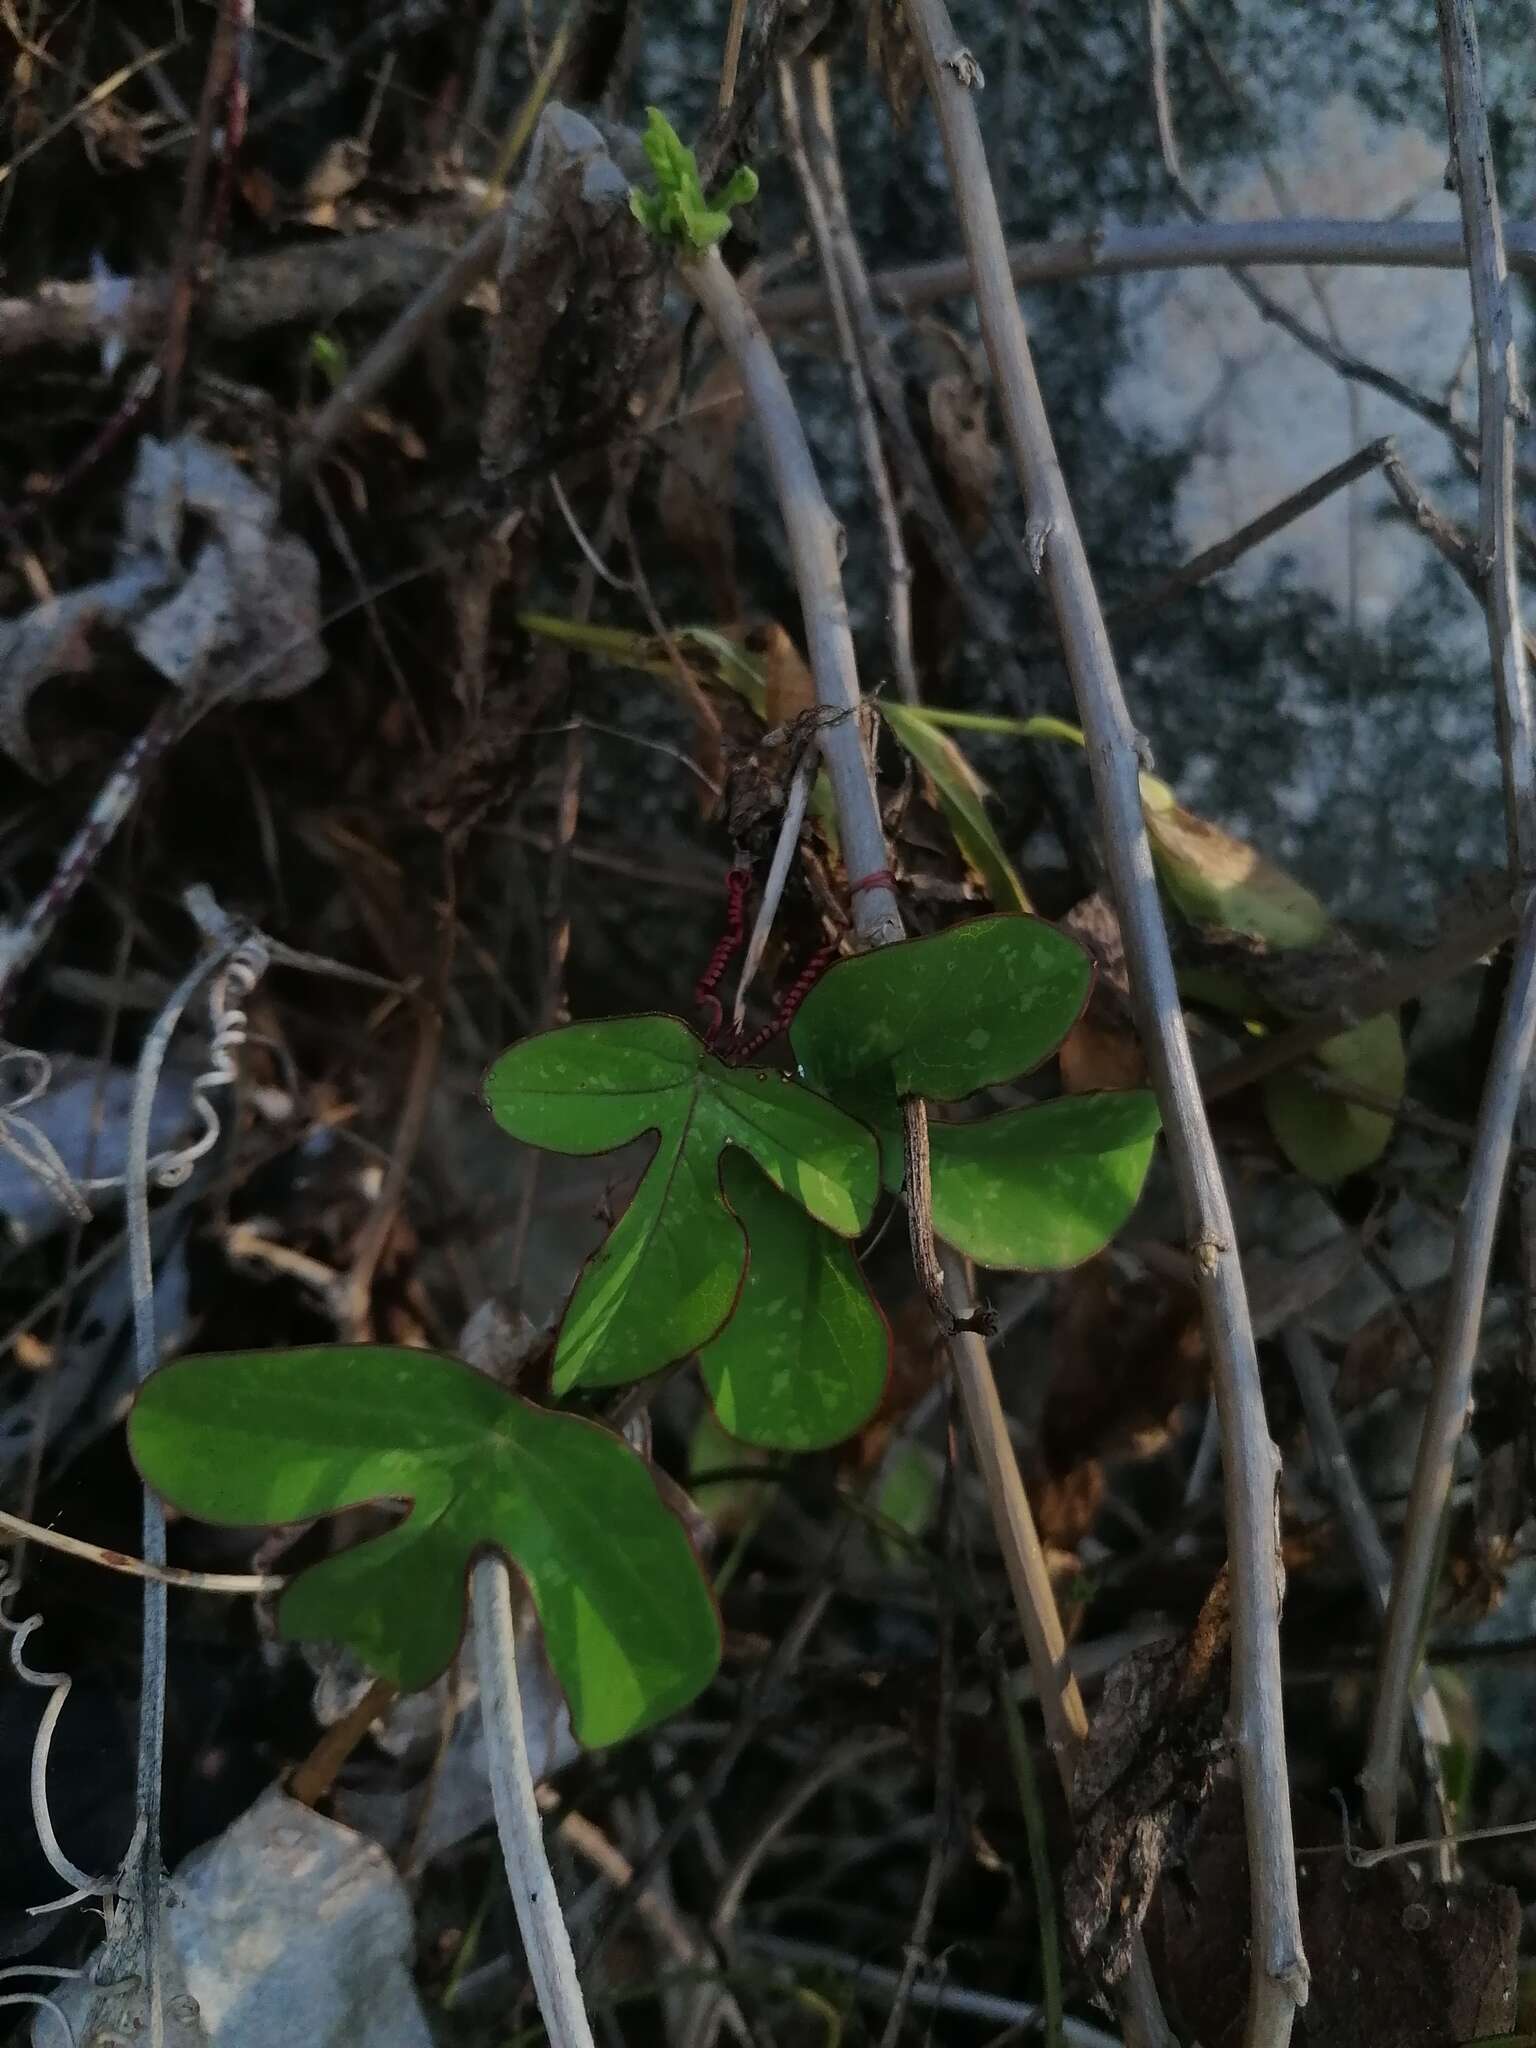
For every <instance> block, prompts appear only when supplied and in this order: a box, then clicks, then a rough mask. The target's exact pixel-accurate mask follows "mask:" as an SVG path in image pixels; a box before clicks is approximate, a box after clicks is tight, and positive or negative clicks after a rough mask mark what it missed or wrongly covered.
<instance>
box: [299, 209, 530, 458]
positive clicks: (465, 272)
mask: <svg viewBox="0 0 1536 2048" xmlns="http://www.w3.org/2000/svg"><path fill="white" fill-rule="evenodd" d="M506 233H507V228H506V216H505V214H504V212H503V211H502V210H501V209H500V208H499V207H498V209H497V210H496V212H494V213H492V214H490V215H488V216H487V218H486V219H485V220H483V221H481V223H480V225H479V226H478V227H477V228H476V229H475V231H474V233H473V234H472V235H471V236H470V237H469V238H468V240H467V241H466V242H465V243H464V245H463V247H462V248H461V249H459V251H458V253H457V254H456V255H454V256H451V257H450V258H449V259H448V261H447V262H446V263H444V264H443V265H442V267H441V268H440V269H439V270H438V271H437V274H436V275H435V276H434V277H433V278H432V279H431V280H430V281H429V282H428V283H427V284H425V285H423V286H422V288H421V290H420V291H419V292H418V293H417V294H416V296H415V298H414V299H412V301H411V303H410V304H409V305H408V306H407V307H406V309H405V311H404V312H403V313H401V315H400V316H399V318H398V319H397V320H396V321H395V322H394V324H393V325H392V326H390V327H388V328H386V329H385V331H384V333H383V334H381V335H380V336H379V338H378V340H377V341H376V342H375V343H374V344H373V347H372V348H371V349H369V351H368V353H367V355H365V356H364V357H363V359H362V361H361V362H360V363H359V364H358V365H357V367H356V368H355V369H354V370H352V371H350V372H349V373H348V375H347V376H345V377H344V378H343V379H342V381H341V382H340V383H339V384H338V385H337V387H336V389H335V390H334V391H333V392H332V393H331V395H330V397H329V398H328V399H327V400H326V402H325V404H324V405H322V406H321V408H320V410H319V411H318V412H317V413H316V414H315V416H314V418H313V419H312V420H310V421H309V422H308V423H307V424H306V426H305V428H304V431H303V438H302V439H301V440H300V442H299V444H298V446H297V447H296V448H295V449H294V451H293V454H292V456H291V457H290V458H289V463H288V480H289V482H290V483H298V482H301V481H302V480H303V479H304V478H305V477H306V476H308V475H309V473H310V471H311V470H312V469H313V468H314V467H315V465H316V463H317V462H319V460H320V458H321V457H322V456H323V455H324V454H325V453H326V451H327V450H328V449H329V448H331V447H332V446H333V444H334V443H335V442H336V441H338V440H339V439H340V438H341V435H342V434H343V433H344V432H345V431H346V429H347V428H348V427H349V426H350V425H351V423H352V421H353V420H354V419H355V418H356V417H357V415H358V414H359V413H360V412H361V411H362V409H363V407H364V406H366V405H370V404H371V403H372V402H373V400H374V399H375V398H376V397H377V396H378V394H379V393H380V391H382V390H383V388H384V386H385V385H386V384H388V383H389V382H390V381H391V380H392V379H393V378H394V376H395V375H396V373H397V372H398V371H400V370H401V369H403V368H404V366H405V364H406V363H407V362H409V361H410V359H411V357H412V356H413V355H414V354H415V353H416V351H417V349H419V348H420V347H421V345H422V343H423V342H424V341H425V340H426V338H427V336H428V335H429V334H430V333H431V332H432V330H433V328H434V327H436V326H438V325H439V324H440V323H441V322H442V321H444V320H446V319H447V317H448V315H449V314H450V313H451V312H452V311H453V309H454V307H455V306H456V305H458V304H459V302H460V300H462V299H463V298H464V296H465V294H466V293H467V292H469V291H470V290H472V288H473V287H474V286H475V285H477V284H479V282H480V280H481V279H482V278H484V277H488V276H489V275H490V273H491V272H492V271H493V270H494V269H495V267H496V260H497V258H498V257H499V255H500V254H501V249H502V244H503V243H504V241H505V240H506Z"/></svg>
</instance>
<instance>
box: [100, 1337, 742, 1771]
mask: <svg viewBox="0 0 1536 2048" xmlns="http://www.w3.org/2000/svg"><path fill="white" fill-rule="evenodd" d="M128 1441H129V1447H130V1449H131V1450H132V1453H133V1458H134V1462H135V1464H136V1465H137V1466H138V1468H139V1471H140V1473H141V1474H142V1475H143V1477H144V1479H145V1481H146V1483H147V1484H148V1485H150V1486H151V1487H153V1488H154V1490H155V1492H156V1493H158V1494H160V1495H161V1496H162V1497H163V1498H164V1499H165V1500H167V1501H169V1502H170V1503H172V1504H173V1505H174V1506H175V1507H177V1508H179V1509H181V1510H182V1511H183V1512H184V1513H186V1514H190V1515H195V1516H197V1517H198V1519H199V1520H200V1521H205V1522H222V1523H233V1524H239V1525H248V1524H264V1523H284V1522H301V1521H307V1520H309V1519H310V1518H311V1517H313V1516H318V1515H334V1514H338V1513H340V1512H341V1511H342V1510H343V1509H345V1508H351V1507H360V1506H362V1505H363V1504H364V1503H366V1502H370V1501H385V1500H404V1501H406V1502H408V1503H409V1512H408V1513H407V1515H406V1517H405V1519H404V1521H403V1522H401V1523H399V1524H398V1525H397V1526H396V1527H395V1528H393V1529H391V1530H389V1532H388V1533H387V1534H385V1535H383V1536H378V1537H374V1538H372V1539H371V1540H370V1541H368V1542H366V1543H360V1544H357V1545H356V1546H355V1547H354V1548H352V1549H351V1550H347V1551H343V1552H342V1553H341V1554H340V1555H339V1556H337V1557H332V1558H327V1559H326V1560H325V1561H324V1562H323V1563H320V1564H316V1565H311V1566H310V1567H309V1569H308V1570H307V1571H303V1572H301V1573H300V1574H299V1575H298V1577H297V1578H296V1579H295V1580H294V1581H293V1583H292V1584H291V1585H290V1586H289V1587H288V1588H287V1589H286V1591H285V1592H284V1593H283V1596H282V1600H281V1603H280V1605H279V1608H278V1620H279V1624H280V1626H281V1628H282V1631H283V1634H284V1635H285V1636H287V1637H289V1638H290V1639H305V1640H307V1639H310V1638H323V1639H326V1640H329V1641H334V1642H339V1643H344V1644H346V1645H347V1647H348V1648H349V1649H351V1650H353V1651H354V1652H355V1653H356V1654H357V1656H358V1657H360V1658H361V1659H362V1661H363V1663H364V1664H366V1665H367V1666H368V1667H369V1668H370V1669H371V1670H373V1671H375V1672H377V1673H378V1674H379V1676H380V1677H382V1678H388V1679H390V1680H392V1681H393V1683H394V1684H396V1685H398V1686H399V1687H400V1688H401V1689H402V1690H403V1691H407V1692H411V1691H415V1690H417V1689H419V1688H420V1687H422V1686H425V1685H428V1684H430V1683H431V1681H432V1680H433V1679H434V1678H436V1677H437V1676H438V1675H439V1673H441V1672H442V1671H443V1670H445V1669H446V1667H447V1665H448V1664H449V1662H450V1661H451V1659H452V1657H453V1654H454V1651H455V1650H456V1649H457V1648H458V1645H459V1640H460V1637H461V1635H462V1633H463V1627H464V1615H465V1604H466V1591H465V1583H466V1575H467V1573H468V1570H469V1566H470V1564H471V1562H472V1560H473V1559H474V1557H475V1555H476V1554H477V1552H480V1551H484V1550H497V1551H500V1552H502V1553H503V1554H504V1555H505V1556H506V1557H507V1558H508V1559H509V1560H510V1561H511V1563H512V1564H514V1565H515V1566H516V1567H517V1569H518V1570H519V1571H520V1572H521V1573H522V1575H523V1577H524V1578H525V1579H526V1580H527V1582H528V1588H529V1591H530V1593H531V1594H532V1596H533V1603H534V1606H535V1608H536V1610H537V1612H538V1616H539V1620H540V1622H541V1623H542V1624H543V1629H544V1639H545V1644H546V1647H547V1649H548V1653H549V1659H550V1663H551V1665H552V1667H553V1669H554V1672H555V1675H556V1677H557V1678H558V1680H559V1682H560V1684H561V1685H562V1687H563V1688H564V1690H565V1693H566V1697H567V1698H568V1700H569V1701H570V1706H571V1719H572V1722H573V1725H574V1726H575V1729H576V1732H577V1734H578V1735H579V1736H580V1738H581V1739H582V1741H583V1742H586V1743H589V1744H592V1745H601V1744H603V1743H608V1742H616V1741H618V1740H619V1738H620V1737H621V1736H625V1735H630V1734H633V1733H634V1731H635V1730H636V1729H638V1728H643V1727H645V1726H646V1725H647V1724H649V1723H650V1722H652V1721H656V1720H659V1719H660V1718H661V1717H662V1716H663V1715H665V1714H669V1713H672V1712H675V1711H676V1709H677V1708H679V1707H681V1706H684V1705H686V1704H687V1702H688V1701H689V1700H691V1699H692V1698H693V1697H694V1696H695V1695H696V1694H697V1693H698V1692H699V1691H700V1690H701V1689H702V1688H703V1686H705V1685H706V1684H707V1683H708V1681H709V1679H710V1677H711V1676H712V1674H713V1672H714V1669H715V1666H716V1664H717V1662H718V1659H719V1654H720V1631H719V1618H718V1616H717V1614H716V1612H715V1607H714V1603H713V1601H712V1599H711V1598H710V1594H709V1590H708V1587H707V1586H706V1584H705V1582H704V1579H703V1576H702V1574H701V1573H700V1570H699V1565H698V1560H697V1558H696V1557H695V1555H694V1552H693V1548H692V1546H691V1545H690V1543H689V1541H688V1538H687V1536H686V1535H685V1534H684V1532H683V1528H682V1525H681V1523H680V1522H679V1521H678V1519H677V1517H676V1516H675V1515H673V1514H672V1513H671V1511H670V1510H669V1509H668V1508H667V1507H666V1506H665V1505H664V1504H663V1502H662V1499H661V1496H660V1495H659V1494H658V1492H657V1490H656V1485H655V1482H654V1480H653V1479H652V1477H651V1474H650V1471H649V1470H648V1468H647V1467H646V1465H645V1463H644V1461H643V1460H642V1459H640V1458H639V1457H637V1456H636V1455H635V1453H634V1452H633V1451H632V1450H630V1448H629V1446H628V1445H627V1444H625V1443H624V1442H623V1441H622V1440H621V1439H620V1438H618V1437H615V1436H612V1435H610V1434H609V1432H608V1431H607V1430H604V1429H600V1428H599V1427H598V1426H597V1425H596V1424H595V1423H591V1422H585V1421H582V1420H580V1419H579V1418H577V1417H575V1416H571V1415H557V1414H554V1413H552V1412H550V1411H549V1410H548V1409H543V1408H536V1407H534V1406H533V1405H532V1404H531V1403H530V1402H527V1401H522V1400H519V1399H518V1398H517V1397H516V1396H515V1395H511V1394H508V1393H505V1392H504V1391H503V1390H502V1389H501V1388H500V1387H498V1386H497V1385H496V1384H495V1382H494V1381H493V1380H490V1379H487V1378H486V1377H485V1376H484V1375H483V1374H482V1373H477V1372H474V1371H472V1370H471V1369H470V1368H469V1367H468V1366H467V1365H464V1364H462V1363H461V1362H460V1361H459V1360H458V1359H455V1358H446V1357H443V1356H441V1355H440V1354H438V1353H436V1352H430V1351H407V1350H401V1349H397V1348H395V1347H393V1346H389V1345H378V1346H369V1345H356V1346H346V1345H339V1346H335V1347H325V1346H316V1347H315V1348H313V1349H307V1350H298V1351H271V1352H230V1353H225V1354H221V1355H217V1356H209V1357H204V1358H187V1359H181V1360H179V1361H177V1363H175V1364H174V1365H169V1366H166V1367H165V1368H164V1369H163V1370H161V1371H160V1372H157V1373H155V1374H154V1375H153V1376H152V1377H151V1378H150V1379H149V1381H148V1382H147V1383H146V1384H145V1386H144V1388H143V1391H142V1392H141V1393H140V1395H139V1398H138V1400H137V1402H136V1403H135V1405H134V1409H133V1412H132V1414H131V1415H130V1417H129V1422H128Z"/></svg>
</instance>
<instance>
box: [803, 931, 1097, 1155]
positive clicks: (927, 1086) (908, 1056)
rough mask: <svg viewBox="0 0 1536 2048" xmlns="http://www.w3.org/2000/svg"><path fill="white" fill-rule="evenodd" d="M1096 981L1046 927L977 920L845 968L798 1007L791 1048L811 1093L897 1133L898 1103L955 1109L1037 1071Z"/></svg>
mask: <svg viewBox="0 0 1536 2048" xmlns="http://www.w3.org/2000/svg"><path fill="white" fill-rule="evenodd" d="M1092 976H1093V969H1092V966H1091V964H1090V962H1089V959H1088V956H1087V954H1086V953H1085V952H1084V951H1083V949H1082V947H1081V946H1079V945H1078V944H1077V943H1076V941H1075V940H1073V939H1070V938H1068V937H1067V936H1066V934H1065V933H1064V932H1059V931H1057V930H1056V929H1055V928H1054V927H1053V926H1051V925H1048V924H1043V923H1042V922H1041V921H1040V920H1039V919H1038V918H1032V917H1018V916H999V917H979V918H974V919H972V920H971V922H970V923H968V924H961V925H955V926H953V927H952V928H951V929H950V930H949V931H947V932H941V933H940V934H939V935H938V936H937V937H936V938H931V939H908V940H906V941H905V943H903V944H902V945H899V946H885V947H882V948H881V950H880V951H879V952H877V953H865V954H861V955H860V956H859V957H858V958H857V959H853V960H843V961H840V962H839V963H838V964H837V966H835V967H833V968H832V969H831V971H830V972H829V973H827V974H825V975H823V976H822V978H821V980H820V981H819V982H818V983H817V984H816V986H815V988H813V989H812V990H811V993H810V994H809V995H808V996H807V997H806V999H805V1001H804V1003H803V1004H802V1005H801V1006H800V1010H799V1013H798V1015H797V1016H796V1018H795V1021H794V1024H793V1025H792V1027H791V1030H790V1043H791V1044H792V1046H793V1048H794V1053H795V1058H796V1059H797V1061H798V1062H799V1064H800V1069H801V1072H802V1074H803V1075H804V1077H805V1079H806V1080H807V1081H809V1082H810V1084H811V1086H812V1087H813V1088H823V1089H825V1090H826V1092H827V1093H828V1094H829V1095H831V1096H833V1097H834V1099H835V1100H837V1101H839V1102H844V1103H846V1104H847V1106H848V1107H849V1108H850V1109H852V1110H853V1111H854V1112H855V1114H858V1115H870V1116H872V1117H873V1118H874V1119H875V1120H877V1121H880V1122H886V1123H888V1122H889V1120H890V1116H891V1111H892V1100H893V1098H895V1097H900V1096H904V1095H921V1096H924V1097H926V1098H927V1099H928V1100H929V1101H933V1102H958V1101H959V1100H960V1098H961V1097H962V1096H966V1095H970V1094H973V1093H974V1092H975V1091H976V1089H978V1088H986V1087H990V1086H992V1085H994V1084H995V1083H997V1082H1000V1081H1010V1080H1012V1079H1013V1078H1014V1077H1015V1076H1016V1075H1019V1074H1023V1073H1027V1072H1028V1071H1029V1070H1030V1069H1031V1068H1032V1067H1037V1066H1038V1065H1039V1064H1040V1062H1041V1061H1042V1060H1043V1059H1045V1058H1046V1057H1047V1055H1048V1054H1050V1053H1051V1052H1052V1051H1054V1049H1055V1047H1056V1046H1057V1045H1058V1044H1059V1043H1060V1042H1061V1040H1062V1038H1063V1037H1064V1036H1065V1034H1066V1033H1067V1031H1068V1030H1069V1029H1070V1028H1071V1026H1072V1025H1073V1024H1074V1023H1075V1022H1076V1020H1077V1018H1078V1016H1079V1015H1080V1014H1081V1011H1082V1008H1083V1005H1084V1003H1085V1002H1086V1001H1087V999H1088V989H1089V985H1090V983H1091V980H1092Z"/></svg>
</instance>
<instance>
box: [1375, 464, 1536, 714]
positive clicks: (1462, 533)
mask: <svg viewBox="0 0 1536 2048" xmlns="http://www.w3.org/2000/svg"><path fill="white" fill-rule="evenodd" d="M1381 467H1382V473H1383V474H1384V475H1385V477H1386V479H1387V482H1388V483H1389V484H1390V485H1391V486H1392V495H1393V496H1394V497H1395V498H1396V499H1397V502H1398V504H1399V505H1400V506H1401V507H1402V509H1403V512H1404V513H1405V514H1406V516H1407V518H1408V520H1409V523H1410V524H1411V525H1412V526H1413V527H1414V529H1415V530H1416V531H1417V532H1419V533H1422V534H1423V536H1424V538H1425V539H1426V540H1427V541H1428V542H1429V544H1430V546H1431V547H1432V548H1434V549H1435V551H1436V553H1437V554H1439V555H1440V556H1441V557H1442V558H1443V559H1444V560H1445V561H1446V562H1447V563H1448V564H1449V565H1450V567H1451V568H1453V569H1454V570H1455V571H1456V574H1457V575H1458V576H1459V577H1460V578H1461V580H1462V582H1463V583H1464V584H1465V585H1466V586H1467V588H1468V590H1470V591H1471V593H1472V595H1473V596H1474V597H1475V598H1476V599H1477V601H1478V603H1479V604H1480V605H1481V604H1483V602H1484V597H1485V594H1486V591H1487V582H1488V579H1487V577H1486V576H1485V575H1484V573H1483V567H1482V557H1481V556H1480V555H1479V553H1478V547H1477V542H1476V541H1475V540H1474V539H1473V538H1472V536H1471V534H1470V533H1468V532H1467V530H1466V529H1465V527H1462V526H1458V525H1457V523H1456V521H1455V520H1454V519H1451V518H1449V517H1448V516H1447V515H1446V514H1445V513H1444V512H1442V511H1441V510H1440V507H1439V506H1438V505H1437V504H1436V503H1435V501H1434V499H1433V498H1431V497H1430V495H1429V493H1428V492H1427V491H1426V490H1425V489H1424V487H1423V485H1422V484H1420V483H1419V482H1418V481H1417V480H1416V479H1415V478H1414V477H1412V476H1411V475H1410V474H1409V472H1408V471H1407V470H1406V469H1405V468H1404V467H1403V462H1402V458H1401V456H1399V455H1397V454H1396V453H1393V454H1391V455H1389V456H1388V457H1387V459H1386V461H1385V462H1384V463H1383V464H1382V466H1381ZM1520 637H1521V640H1522V641H1523V643H1524V646H1525V665H1526V672H1527V674H1529V673H1530V670H1531V668H1532V666H1533V665H1536V634H1533V633H1532V632H1531V630H1530V628H1529V627H1528V626H1526V627H1522V629H1521V634H1520Z"/></svg>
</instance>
